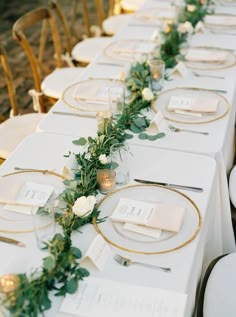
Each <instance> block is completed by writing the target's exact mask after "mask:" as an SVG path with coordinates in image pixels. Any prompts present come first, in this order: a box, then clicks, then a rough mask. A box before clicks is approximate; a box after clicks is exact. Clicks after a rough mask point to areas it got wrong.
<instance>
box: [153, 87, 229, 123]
mask: <svg viewBox="0 0 236 317" xmlns="http://www.w3.org/2000/svg"><path fill="white" fill-rule="evenodd" d="M179 89H182V90H183V89H184V90H197V91H198V90H200V91H203V92H208V93H210V94H213V95H215V96H217V97H219V98H222V100H223V101H224V102H225V104H226V109H225V112H224V113H223V114H222V115H220V116H219V117H217V118H214V119H209V120H206V121H202V122H201V121H200V122H192V121H187V120H185V121H183V120H180V119H172V118H169V117H167V116H166V115H165V114H164V118H165V119H166V120H169V121H172V122H176V123H183V124H205V123H210V122H214V121H217V120H220V119H222V118H224V117H225V116H226V115H227V114H228V113H229V110H230V105H229V101H228V100H227V99H226V98H225V97H224V96H222V95H221V94H217V93H216V92H214V91H209V90H208V89H204V88H196V87H177V88H171V89H168V90H164V91H162V92H160V93H159V95H158V97H159V96H160V95H163V94H165V93H167V92H171V91H174V90H179ZM157 100H158V98H157ZM166 106H167V105H166ZM166 106H165V107H166ZM151 107H152V109H153V111H154V112H158V109H156V107H155V101H154V102H153V103H152V105H151Z"/></svg>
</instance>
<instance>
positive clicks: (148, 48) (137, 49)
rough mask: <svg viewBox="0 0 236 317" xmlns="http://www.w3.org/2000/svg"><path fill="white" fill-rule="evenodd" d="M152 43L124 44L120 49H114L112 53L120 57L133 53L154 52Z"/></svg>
mask: <svg viewBox="0 0 236 317" xmlns="http://www.w3.org/2000/svg"><path fill="white" fill-rule="evenodd" d="M154 47H155V44H154V43H152V42H138V41H137V42H132V41H130V42H128V41H127V42H126V43H125V45H123V46H122V47H118V46H117V47H114V52H115V53H117V54H120V55H131V54H134V53H140V54H141V53H144V54H145V53H150V52H152V51H153V50H154Z"/></svg>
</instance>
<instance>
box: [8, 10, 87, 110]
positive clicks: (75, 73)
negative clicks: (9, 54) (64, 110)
mask: <svg viewBox="0 0 236 317" xmlns="http://www.w3.org/2000/svg"><path fill="white" fill-rule="evenodd" d="M49 36H50V37H49ZM13 38H14V39H15V40H16V41H17V42H19V44H20V45H21V46H22V48H23V49H24V51H25V53H26V56H27V57H28V60H29V63H30V66H31V69H32V74H33V78H34V90H31V91H30V93H31V95H32V97H33V102H34V106H35V108H36V109H37V111H39V112H46V111H47V102H48V100H50V101H51V104H54V103H55V101H56V100H57V99H59V98H60V97H61V95H62V92H63V91H64V89H65V88H66V87H67V86H69V85H70V84H71V83H72V82H73V81H74V80H76V78H77V77H79V76H80V75H81V73H82V72H83V71H84V68H81V67H63V66H64V63H63V60H62V52H61V44H60V37H59V32H58V28H57V24H56V22H55V20H54V17H53V14H52V12H51V11H50V9H49V8H46V7H42V8H38V9H36V10H33V11H30V12H28V13H26V14H25V15H23V16H21V17H20V18H19V19H18V20H17V21H16V22H15V23H14V25H13ZM50 41H51V42H50ZM52 43H53V44H52ZM48 51H50V54H51V57H49V54H48Z"/></svg>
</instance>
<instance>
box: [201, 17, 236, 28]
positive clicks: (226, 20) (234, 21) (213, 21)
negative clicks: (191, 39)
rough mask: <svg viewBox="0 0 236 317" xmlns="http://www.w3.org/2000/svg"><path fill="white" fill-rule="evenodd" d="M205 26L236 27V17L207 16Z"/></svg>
mask: <svg viewBox="0 0 236 317" xmlns="http://www.w3.org/2000/svg"><path fill="white" fill-rule="evenodd" d="M204 22H205V24H209V25H218V26H236V16H230V15H217V14H216V15H207V16H206V17H205V19H204Z"/></svg>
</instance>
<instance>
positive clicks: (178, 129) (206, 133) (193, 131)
mask: <svg viewBox="0 0 236 317" xmlns="http://www.w3.org/2000/svg"><path fill="white" fill-rule="evenodd" d="M168 128H169V129H170V130H171V131H173V132H182V131H183V132H190V133H198V134H204V135H208V134H209V132H203V131H196V130H189V129H181V128H177V127H174V126H173V125H171V124H169V125H168Z"/></svg>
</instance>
